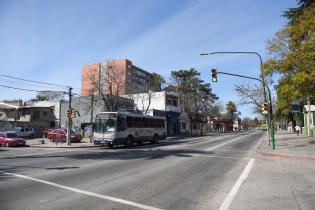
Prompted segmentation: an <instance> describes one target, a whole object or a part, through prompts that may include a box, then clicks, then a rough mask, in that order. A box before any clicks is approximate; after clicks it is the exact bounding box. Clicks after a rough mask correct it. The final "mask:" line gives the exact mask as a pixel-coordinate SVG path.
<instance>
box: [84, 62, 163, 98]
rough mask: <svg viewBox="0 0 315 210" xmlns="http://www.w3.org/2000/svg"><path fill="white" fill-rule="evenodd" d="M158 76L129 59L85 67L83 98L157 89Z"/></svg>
mask: <svg viewBox="0 0 315 210" xmlns="http://www.w3.org/2000/svg"><path fill="white" fill-rule="evenodd" d="M158 77H159V75H158V74H155V73H149V72H147V71H145V70H143V69H141V68H139V67H137V66H135V65H133V64H132V62H131V61H130V60H128V59H116V60H109V61H107V62H105V63H96V64H91V65H83V68H82V90H81V95H82V96H91V95H99V94H100V93H99V91H100V90H102V92H104V93H105V94H110V95H125V94H134V93H143V92H147V91H148V90H150V89H152V88H153V86H154V87H155V88H154V89H156V81H157V78H158Z"/></svg>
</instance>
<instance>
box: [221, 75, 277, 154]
mask: <svg viewBox="0 0 315 210" xmlns="http://www.w3.org/2000/svg"><path fill="white" fill-rule="evenodd" d="M217 74H226V75H230V76H234V77H242V78H246V79H252V80H256V81H259V82H261V83H262V84H263V85H264V87H266V88H267V90H268V96H269V104H270V105H269V112H268V113H269V114H268V115H269V116H268V118H269V126H270V129H271V139H272V148H273V149H274V150H275V149H276V144H275V130H274V124H273V117H272V99H271V91H270V89H269V87H268V85H267V84H266V83H265V82H264V81H263V80H261V79H258V78H255V77H248V76H244V75H239V74H232V73H226V72H222V71H221V72H220V71H218V72H217ZM265 101H267V100H265Z"/></svg>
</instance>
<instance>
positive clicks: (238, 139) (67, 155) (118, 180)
mask: <svg viewBox="0 0 315 210" xmlns="http://www.w3.org/2000/svg"><path fill="white" fill-rule="evenodd" d="M262 135H263V134H262V133H260V132H253V133H239V134H225V135H218V136H203V137H197V138H186V139H177V140H171V141H169V142H162V143H159V144H157V145H144V146H141V147H133V148H131V149H125V148H118V149H108V148H88V149H70V150H69V149H38V148H37V149H36V148H31V147H29V148H9V149H8V148H0V209H1V210H2V209H21V210H22V209H23V210H25V209H32V210H34V209H36V210H37V209H56V210H57V209H69V210H70V209H71V210H72V209H80V210H81V209H82V210H83V209H89V210H91V209H152V210H153V209H178V210H183V209H219V208H220V207H221V208H222V209H224V206H229V203H228V202H229V196H233V193H232V194H231V190H232V188H234V187H235V186H237V182H239V181H240V178H241V177H242V176H243V175H244V171H245V173H246V169H247V168H248V167H249V166H250V164H251V161H252V160H253V159H252V157H253V156H254V155H255V148H256V147H257V145H258V143H259V140H260V139H261V137H262ZM230 202H231V199H230ZM231 205H232V206H233V203H231Z"/></svg>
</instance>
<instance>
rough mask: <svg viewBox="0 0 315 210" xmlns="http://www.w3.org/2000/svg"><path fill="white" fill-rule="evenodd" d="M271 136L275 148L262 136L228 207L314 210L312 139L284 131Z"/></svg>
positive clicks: (313, 144)
mask: <svg viewBox="0 0 315 210" xmlns="http://www.w3.org/2000/svg"><path fill="white" fill-rule="evenodd" d="M275 137H276V150H272V146H268V136H265V137H264V138H263V139H262V142H261V144H260V146H259V147H258V148H257V154H256V155H255V162H254V164H253V168H252V169H251V170H250V172H249V174H248V177H247V178H246V180H245V181H244V182H243V184H242V185H241V187H240V190H239V192H238V193H237V195H236V196H235V198H234V200H233V202H232V204H231V206H230V210H232V209H233V210H234V209H235V210H238V209H256V210H266V209H277V210H287V209H290V210H301V209H303V210H304V209H305V210H313V209H315V202H314V201H315V187H314V186H315V176H314V174H315V164H314V163H315V139H314V138H310V137H305V136H296V134H293V133H288V132H285V131H278V132H277V134H276V136H275Z"/></svg>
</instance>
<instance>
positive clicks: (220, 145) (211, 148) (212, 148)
mask: <svg viewBox="0 0 315 210" xmlns="http://www.w3.org/2000/svg"><path fill="white" fill-rule="evenodd" d="M251 135H253V134H252V133H251V134H247V135H245V136H242V137H239V138H236V139H233V140H231V141H227V142H224V143H222V144H219V145H217V146H214V147H210V148H208V149H206V151H211V150H214V149H216V148H218V147H222V146H224V145H226V144H229V143H232V142H234V141H238V140H240V139H242V138H244V137H247V136H251Z"/></svg>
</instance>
